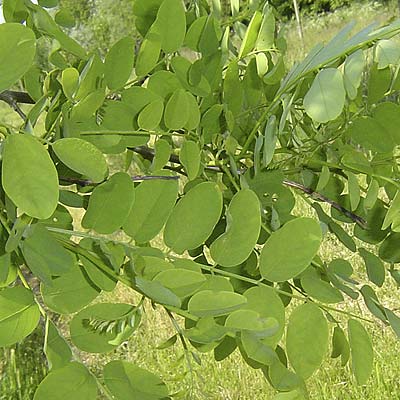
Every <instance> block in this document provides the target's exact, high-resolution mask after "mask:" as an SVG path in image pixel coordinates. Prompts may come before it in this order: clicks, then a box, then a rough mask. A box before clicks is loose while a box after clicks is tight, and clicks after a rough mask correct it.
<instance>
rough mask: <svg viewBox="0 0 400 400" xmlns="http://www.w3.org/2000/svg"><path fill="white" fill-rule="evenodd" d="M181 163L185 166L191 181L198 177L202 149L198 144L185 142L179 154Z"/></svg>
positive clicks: (189, 141)
mask: <svg viewBox="0 0 400 400" xmlns="http://www.w3.org/2000/svg"><path fill="white" fill-rule="evenodd" d="M179 161H180V162H181V164H182V165H183V166H184V168H185V171H186V173H187V176H188V178H189V180H193V179H195V178H196V177H197V175H198V174H199V170H200V149H199V146H198V144H197V143H195V142H193V141H191V140H185V141H184V142H183V144H182V147H181V151H180V153H179Z"/></svg>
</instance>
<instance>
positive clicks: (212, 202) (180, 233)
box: [164, 182, 222, 254]
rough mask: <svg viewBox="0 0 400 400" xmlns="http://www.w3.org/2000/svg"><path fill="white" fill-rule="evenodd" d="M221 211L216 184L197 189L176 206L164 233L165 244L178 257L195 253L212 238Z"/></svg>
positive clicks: (210, 183)
mask: <svg viewBox="0 0 400 400" xmlns="http://www.w3.org/2000/svg"><path fill="white" fill-rule="evenodd" d="M221 211H222V195H221V192H220V191H219V189H218V187H217V185H216V184H215V183H213V182H203V183H200V184H199V185H197V186H195V187H194V188H192V189H191V190H189V192H188V193H187V194H186V195H185V196H184V197H183V198H182V199H181V200H180V201H179V202H178V203H177V204H176V205H175V207H174V209H173V210H172V213H171V215H170V216H169V218H168V221H167V224H166V226H165V230H164V241H165V244H166V245H167V246H168V247H170V248H171V249H172V250H174V251H175V252H176V253H178V254H182V253H183V252H184V251H185V250H191V249H195V248H196V247H199V246H200V245H201V244H203V243H204V242H205V240H206V239H207V238H208V237H209V236H210V235H211V232H212V231H213V229H214V227H215V225H216V224H217V222H218V220H219V218H220V215H221Z"/></svg>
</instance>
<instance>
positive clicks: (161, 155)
mask: <svg viewBox="0 0 400 400" xmlns="http://www.w3.org/2000/svg"><path fill="white" fill-rule="evenodd" d="M170 156H171V145H170V144H169V143H168V141H166V140H165V139H158V140H157V141H156V142H155V143H154V158H153V161H152V163H151V170H152V171H158V170H159V169H162V168H163V167H164V166H165V164H167V162H168V161H169V157H170Z"/></svg>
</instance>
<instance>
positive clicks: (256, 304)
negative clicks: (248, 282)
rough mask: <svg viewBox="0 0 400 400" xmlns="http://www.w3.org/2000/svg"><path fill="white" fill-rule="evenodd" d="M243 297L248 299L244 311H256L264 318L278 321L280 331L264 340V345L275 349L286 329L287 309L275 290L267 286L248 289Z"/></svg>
mask: <svg viewBox="0 0 400 400" xmlns="http://www.w3.org/2000/svg"><path fill="white" fill-rule="evenodd" d="M243 295H244V296H245V297H246V299H247V303H246V304H245V305H244V306H243V307H242V308H243V309H245V310H253V311H256V312H257V313H259V314H260V315H261V316H262V317H263V318H273V319H275V320H276V321H278V326H279V329H278V331H277V332H276V334H275V335H273V336H271V337H266V338H265V339H263V340H262V341H263V343H264V344H267V345H269V346H271V347H275V346H276V344H277V343H278V341H279V340H280V338H281V337H282V335H283V332H284V327H285V307H284V306H283V303H282V301H281V299H280V297H279V296H278V295H277V293H276V292H275V290H274V289H273V288H269V287H265V286H262V287H261V286H260V287H252V288H250V289H247V290H246V291H245V292H244V293H243Z"/></svg>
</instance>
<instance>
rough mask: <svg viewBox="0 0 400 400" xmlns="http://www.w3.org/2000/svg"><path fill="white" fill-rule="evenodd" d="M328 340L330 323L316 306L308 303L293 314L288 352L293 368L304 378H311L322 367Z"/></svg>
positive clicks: (287, 341)
mask: <svg viewBox="0 0 400 400" xmlns="http://www.w3.org/2000/svg"><path fill="white" fill-rule="evenodd" d="M328 339H329V329H328V323H327V322H326V318H325V317H324V314H323V313H322V311H321V310H320V309H319V308H318V307H317V306H316V305H314V304H311V303H306V304H303V305H301V306H298V307H297V308H296V309H295V310H294V311H293V312H292V314H291V316H290V319H289V324H288V327H287V335H286V350H287V356H288V358H289V361H290V363H291V365H292V367H293V368H294V370H295V371H296V372H297V373H298V374H299V375H300V376H301V377H302V378H304V379H307V378H309V377H310V376H311V375H312V374H313V373H314V372H315V371H316V370H317V368H318V367H319V366H320V365H321V363H322V360H323V359H324V357H325V355H326V352H327V350H328Z"/></svg>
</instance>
